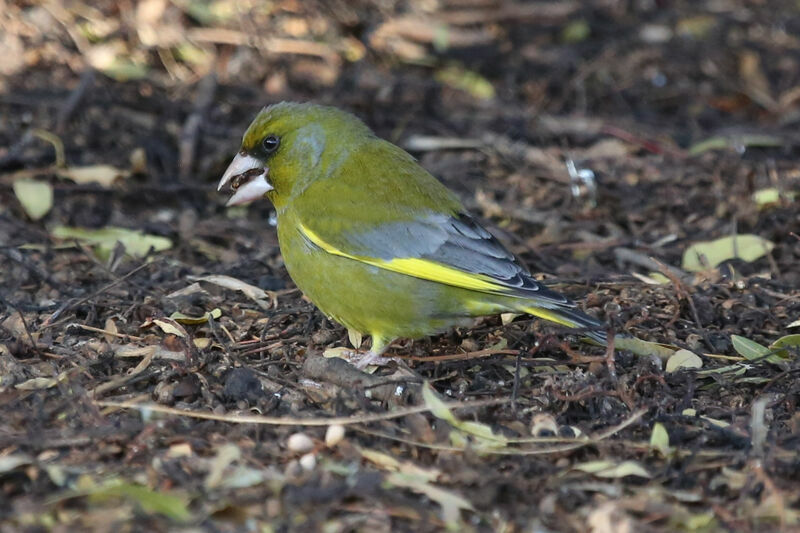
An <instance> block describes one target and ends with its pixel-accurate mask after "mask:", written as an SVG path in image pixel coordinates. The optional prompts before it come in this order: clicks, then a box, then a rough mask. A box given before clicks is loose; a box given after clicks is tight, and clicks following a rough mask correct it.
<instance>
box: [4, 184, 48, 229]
mask: <svg viewBox="0 0 800 533" xmlns="http://www.w3.org/2000/svg"><path fill="white" fill-rule="evenodd" d="M14 194H15V195H16V196H17V199H18V200H19V203H21V204H22V208H23V209H24V210H25V212H26V213H27V214H28V216H29V217H31V219H32V220H39V219H40V218H42V217H43V216H45V215H46V214H47V213H48V212H49V211H50V209H52V207H53V187H52V186H51V185H50V184H49V183H45V182H43V181H34V180H16V181H15V182H14Z"/></svg>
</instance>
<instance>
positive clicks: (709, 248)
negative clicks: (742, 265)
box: [683, 235, 775, 272]
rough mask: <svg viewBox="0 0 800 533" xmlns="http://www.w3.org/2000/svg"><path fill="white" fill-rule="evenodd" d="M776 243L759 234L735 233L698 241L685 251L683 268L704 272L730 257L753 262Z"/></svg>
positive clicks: (770, 249)
mask: <svg viewBox="0 0 800 533" xmlns="http://www.w3.org/2000/svg"><path fill="white" fill-rule="evenodd" d="M774 247H775V245H774V244H773V243H772V242H770V241H768V240H766V239H764V238H762V237H759V236H758V235H735V236H728V237H722V238H721V239H717V240H714V241H704V242H697V243H695V244H693V245H691V246H689V248H687V249H686V251H685V252H684V253H683V269H684V270H688V271H690V272H702V271H704V270H708V269H709V268H716V267H717V265H719V264H720V263H722V262H723V261H727V260H729V259H734V258H739V259H742V260H743V261H747V262H751V261H755V260H756V259H758V258H760V257H763V256H764V255H766V254H768V253H769V252H770V251H772V249H773V248H774Z"/></svg>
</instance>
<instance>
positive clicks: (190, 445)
mask: <svg viewBox="0 0 800 533" xmlns="http://www.w3.org/2000/svg"><path fill="white" fill-rule="evenodd" d="M0 6H2V9H0V12H2V14H0V28H1V29H2V31H1V32H0V34H1V35H0V53H2V55H3V61H2V64H0V403H2V405H3V406H4V407H3V417H2V419H1V420H0V494H2V497H0V520H1V521H2V526H0V527H1V528H2V531H19V530H25V531H38V530H54V531H67V530H95V531H110V530H121V531H132V530H142V529H143V528H144V529H147V530H153V531H167V530H187V531H188V530H198V529H199V530H209V531H251V530H260V531H313V530H324V531H390V530H391V531H436V530H442V529H462V530H464V531H505V532H512V531H587V530H592V531H596V532H610V531H676V530H681V531H715V530H735V531H781V530H783V531H793V530H794V531H796V530H798V528H800V481H798V480H800V453H798V449H800V415H798V414H797V403H798V399H800V382H798V373H799V372H800V363H798V361H800V358H798V355H799V354H798V350H799V349H800V348H798V347H800V337H798V336H787V335H790V334H792V333H793V332H794V333H795V334H797V333H800V322H798V321H799V320H800V268H798V261H800V236H799V234H800V215H798V212H799V211H798V203H797V202H798V197H800V166H799V165H798V155H799V154H800V136H798V134H797V128H798V124H800V39H798V37H797V36H798V35H800V7H798V4H797V3H796V2H791V1H788V0H786V1H774V2H766V1H757V0H750V1H746V0H720V1H714V2H711V1H709V2H680V1H638V2H635V1H630V2H617V1H605V0H596V1H591V2H583V3H579V2H569V1H565V2H502V1H500V0H441V1H431V2H400V3H397V4H395V3H392V2H381V1H377V0H360V1H358V2H353V3H350V2H342V1H335V2H313V1H312V2H300V1H296V0H295V1H292V0H286V1H279V2H272V3H266V4H261V3H258V2H242V3H238V2H233V1H225V0H217V1H207V2H201V1H199V0H185V1H180V2H179V1H171V2H168V1H167V0H144V1H141V2H138V3H135V4H134V3H125V4H119V5H117V4H116V3H113V2H93V3H82V2H80V1H67V0H62V1H55V2H49V3H46V4H39V3H29V2H17V3H9V2H7V1H6V2H2V1H0ZM281 100H313V101H316V102H320V103H325V104H330V105H335V106H338V107H341V108H344V109H347V110H349V111H351V112H354V113H356V114H357V115H358V116H360V117H361V118H362V119H363V120H364V121H365V122H366V123H367V124H368V125H369V126H370V127H372V128H373V129H374V130H375V131H376V133H377V134H378V135H380V136H382V137H385V138H387V139H390V140H392V141H393V142H396V143H398V144H400V145H401V146H404V147H405V148H407V149H408V150H409V151H411V153H412V154H413V155H415V156H416V157H417V158H418V159H419V161H420V162H421V164H422V165H423V166H425V167H426V168H427V169H428V170H430V171H431V172H432V173H434V174H435V175H436V176H437V177H439V178H440V179H441V180H442V181H443V182H444V183H445V184H447V185H448V186H449V187H450V188H451V189H452V190H454V191H455V192H456V193H457V194H458V195H459V197H460V198H461V199H462V200H463V202H464V203H465V205H467V206H468V208H469V209H470V210H471V211H472V212H473V213H474V214H475V215H476V216H478V217H480V219H481V220H482V221H483V222H484V223H485V225H486V226H487V227H488V228H489V229H490V230H491V231H493V232H494V233H495V234H496V235H497V236H498V237H499V238H501V239H502V240H503V241H504V242H505V243H507V244H508V246H509V247H510V248H511V249H512V250H513V251H514V252H516V253H517V254H518V255H519V256H520V257H521V258H522V259H523V260H524V261H525V262H526V263H527V264H528V265H529V266H530V268H531V270H532V271H533V272H535V273H537V276H538V277H540V278H541V279H543V280H546V281H547V282H549V283H553V285H554V287H555V288H557V289H558V290H560V291H562V292H564V293H566V294H568V295H570V296H571V297H573V298H574V299H575V300H576V301H578V302H579V303H580V305H581V307H582V308H583V309H585V310H586V311H587V312H589V313H592V314H594V315H596V316H601V317H604V318H606V319H607V320H608V322H609V324H610V325H611V326H612V327H613V330H614V331H615V332H618V333H628V334H632V335H636V336H637V337H639V338H641V339H644V340H647V341H651V342H656V343H660V344H661V345H664V346H665V347H667V349H668V351H669V352H672V351H674V350H677V349H681V350H684V351H681V352H678V354H677V355H674V356H671V357H670V356H668V355H667V356H664V357H659V356H656V355H634V354H632V353H630V352H629V351H625V350H617V351H616V353H612V352H610V351H608V352H607V351H606V350H605V349H604V348H602V347H594V346H591V345H589V344H585V343H582V342H580V341H579V338H578V337H579V336H577V335H575V334H574V333H571V332H569V331H567V330H565V329H563V328H559V327H554V326H552V325H548V324H545V323H542V322H541V321H537V320H533V319H531V318H530V317H525V316H521V317H503V318H501V317H487V318H484V319H479V320H477V321H476V322H475V323H474V324H472V325H471V326H469V327H459V328H457V329H455V330H453V331H450V332H447V333H445V334H442V335H440V336H437V337H435V338H432V339H426V340H417V341H413V342H412V341H408V340H405V339H402V340H399V341H397V342H396V343H394V345H393V346H392V347H391V350H390V351H391V354H392V355H395V356H397V357H399V358H401V359H402V362H401V363H399V364H392V365H390V366H389V367H387V368H383V369H378V370H377V372H375V373H374V374H371V375H368V374H363V373H361V372H359V371H357V370H355V369H354V368H353V367H351V366H349V365H347V364H346V363H344V362H343V361H342V360H340V359H337V358H323V357H322V354H323V353H327V354H328V355H330V354H332V353H336V352H337V348H340V347H345V346H348V336H347V332H346V331H345V330H344V329H343V328H341V327H340V326H338V325H336V324H335V323H332V322H331V321H329V320H328V319H327V318H326V317H324V316H323V315H322V314H321V313H320V312H319V311H317V310H316V309H315V308H314V306H313V305H312V304H311V303H310V302H309V301H307V300H305V299H304V298H303V297H302V294H301V293H300V292H299V291H298V290H296V289H295V288H294V285H293V283H292V281H291V279H290V278H289V277H288V275H287V273H286V271H285V269H284V268H283V265H282V261H281V256H280V251H279V249H278V245H277V240H276V236H275V228H274V225H272V224H271V223H270V220H271V207H270V205H269V203H268V202H261V203H256V204H253V205H252V206H250V207H245V208H235V209H226V208H225V207H224V203H225V200H226V198H225V196H224V195H221V194H219V193H217V192H216V190H215V189H216V182H217V181H218V179H219V176H220V175H221V173H222V171H223V170H224V168H225V166H226V165H227V163H228V161H230V159H231V157H232V156H233V155H234V154H235V153H236V150H237V149H238V143H239V140H240V138H241V135H242V132H243V131H244V129H245V127H246V126H247V124H248V123H249V121H250V120H251V118H252V117H253V115H254V114H255V113H256V112H257V111H258V109H260V107H261V106H263V105H265V104H268V103H272V102H276V101H281ZM50 194H52V202H50V201H48V199H49V197H50ZM76 228H77V229H76ZM113 228H125V229H127V230H135V231H136V232H139V233H134V234H132V235H131V234H123V233H120V232H119V231H120V230H116V229H113ZM97 230H104V231H103V232H99V233H98V232H97ZM733 236H739V237H738V240H736V241H735V244H731V242H733V241H732V237H733ZM722 238H728V241H727V248H728V252H727V253H724V250H723V251H722V252H720V253H721V254H722V256H721V257H719V258H718V260H715V259H714V256H715V254H716V253H717V252H718V251H719V250H720V249H723V248H725V245H724V243H717V244H716V245H711V244H708V242H709V241H714V240H716V239H722ZM92 239H94V240H92ZM692 245H699V246H700V248H693V249H690V246H692ZM714 247H716V248H714ZM692 250H694V251H692ZM698 250H699V253H698ZM687 251H688V253H687ZM698 259H699V260H700V261H699V262H700V263H701V264H699V265H698V264H697V263H698ZM692 262H694V263H695V264H694V265H692V264H691V263H692ZM717 263H719V264H717ZM223 276H224V277H223ZM342 297H347V295H342ZM176 313H177V314H176ZM779 339H781V340H780V341H779V342H778V343H777V344H776V342H775V341H778V340H779ZM364 346H365V347H366V346H368V340H365V345H364ZM137 405H138V406H139V407H137ZM142 405H145V406H147V407H146V408H142V407H141V406H142Z"/></svg>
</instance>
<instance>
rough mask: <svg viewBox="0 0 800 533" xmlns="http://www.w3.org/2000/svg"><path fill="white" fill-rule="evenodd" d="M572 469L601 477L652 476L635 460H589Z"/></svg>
mask: <svg viewBox="0 0 800 533" xmlns="http://www.w3.org/2000/svg"><path fill="white" fill-rule="evenodd" d="M573 469H574V470H579V471H581V472H586V473H587V474H592V475H595V476H597V477H603V478H614V479H618V478H622V477H626V476H638V477H644V478H648V479H649V478H651V477H652V476H651V475H650V473H649V472H648V471H647V470H645V468H644V467H643V466H642V465H640V464H639V463H637V462H636V461H623V462H621V463H615V462H614V461H608V460H599V461H589V462H588V463H583V464H579V465H576V466H574V467H573Z"/></svg>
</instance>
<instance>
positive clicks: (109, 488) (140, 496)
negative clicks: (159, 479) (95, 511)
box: [90, 482, 192, 522]
mask: <svg viewBox="0 0 800 533" xmlns="http://www.w3.org/2000/svg"><path fill="white" fill-rule="evenodd" d="M90 495H91V496H92V497H93V498H95V499H104V498H112V497H122V498H125V499H128V500H133V501H135V502H136V503H137V504H138V505H139V507H141V508H142V510H143V511H145V512H146V513H157V514H162V515H164V516H166V517H168V518H171V519H172V520H175V521H177V522H186V521H188V520H189V519H190V518H191V517H192V515H191V513H190V512H189V509H188V508H187V507H186V503H185V501H184V498H182V497H179V496H176V495H174V494H169V493H166V492H157V491H154V490H151V489H149V488H147V487H145V486H142V485H136V484H134V483H116V482H113V483H107V484H105V485H101V486H99V487H97V489H95V490H93V491H91V494H90Z"/></svg>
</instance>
